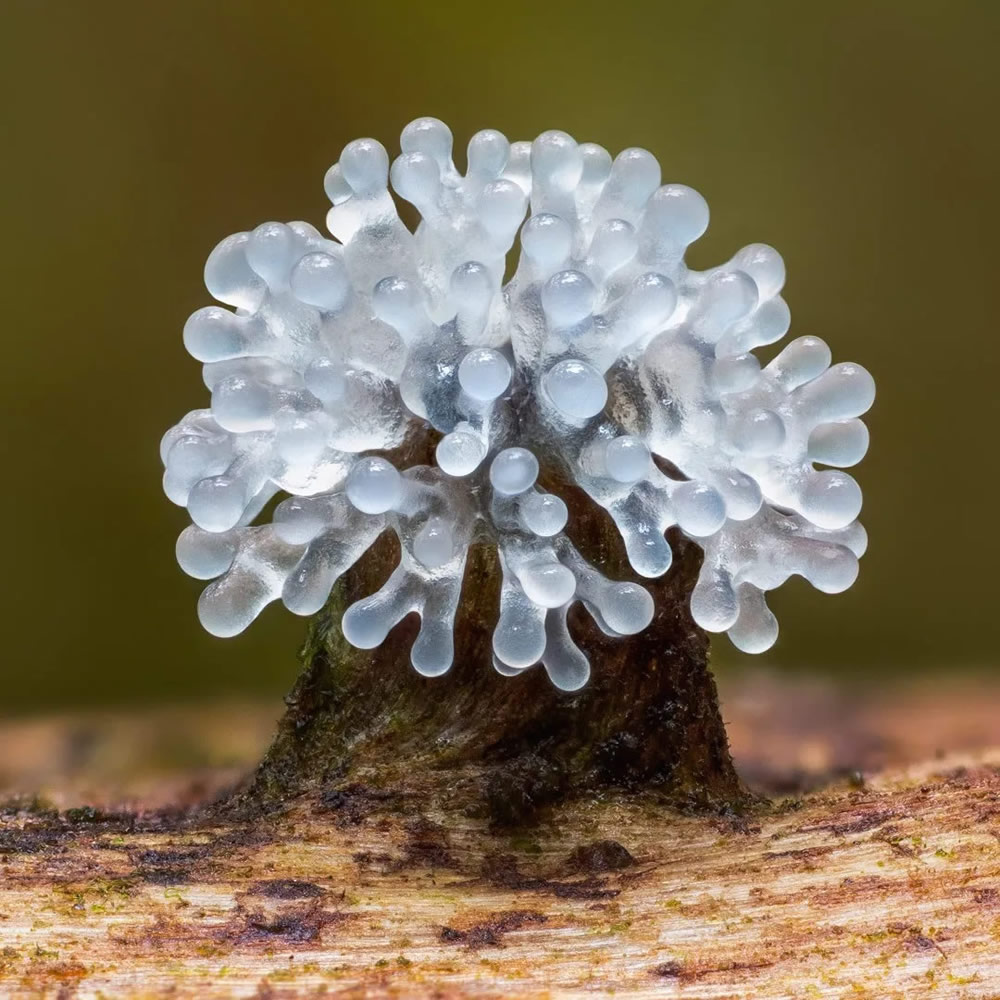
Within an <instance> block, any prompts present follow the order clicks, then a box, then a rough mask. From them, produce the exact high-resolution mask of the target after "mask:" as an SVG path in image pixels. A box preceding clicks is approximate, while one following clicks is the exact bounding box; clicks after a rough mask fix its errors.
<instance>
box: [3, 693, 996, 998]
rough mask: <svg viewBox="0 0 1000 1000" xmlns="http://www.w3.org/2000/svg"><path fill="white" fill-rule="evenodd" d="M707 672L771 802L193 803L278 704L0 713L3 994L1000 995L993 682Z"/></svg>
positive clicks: (214, 784) (369, 795)
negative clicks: (508, 811)
mask: <svg viewBox="0 0 1000 1000" xmlns="http://www.w3.org/2000/svg"><path fill="white" fill-rule="evenodd" d="M721 688H722V694H723V709H724V714H725V717H726V721H727V723H728V725H729V730H730V733H731V734H732V740H733V747H734V753H735V756H736V759H737V763H738V765H739V766H740V768H741V771H742V773H743V774H744V776H745V777H748V778H749V780H750V781H751V784H753V785H755V786H756V787H757V788H758V789H762V790H764V791H768V792H770V793H771V794H775V793H780V796H781V797H779V798H776V799H775V801H774V805H773V806H772V807H770V808H769V809H765V810H761V811H760V812H759V813H757V814H756V815H753V816H750V817H728V818H727V817H725V816H715V817H700V818H699V817H686V816H680V815H678V814H677V813H674V812H670V811H669V810H665V809H663V808H662V806H660V805H658V804H657V802H656V801H655V800H653V799H651V798H649V797H644V798H638V799H628V798H623V797H621V796H617V795H616V796H608V797H604V798H597V797H595V798H592V799H590V800H584V801H578V802H576V803H570V804H566V805H561V806H559V807H557V808H556V809H554V810H553V811H552V812H551V813H549V814H547V815H546V816H545V817H543V819H542V821H541V822H540V823H539V824H537V825H535V826H532V827H530V828H525V829H521V830H513V831H511V830H504V831H498V830H495V829H494V830H491V829H489V828H488V827H487V825H486V823H485V821H483V820H479V819H471V818H469V817H461V816H456V815H448V816H444V815H440V814H438V813H435V812H434V811H433V809H428V808H427V807H426V804H425V802H424V801H422V799H421V796H420V795H419V790H417V789H412V788H411V790H410V791H409V792H408V794H407V795H405V796H402V797H396V796H393V795H392V794H391V792H387V791H386V790H385V789H379V788H368V787H365V786H363V785H354V786H347V787H340V788H337V789H334V790H331V791H330V792H329V793H328V794H326V796H325V797H322V796H321V797H318V798H317V797H302V798H300V799H297V800H296V801H295V802H294V803H292V805H291V807H290V808H289V809H288V810H287V811H286V812H284V813H280V814H275V815H272V816H269V817H267V818H265V819H258V820H255V821H252V822H244V821H236V820H232V819H230V820H222V819H220V818H219V817H218V816H217V815H213V814H211V813H209V812H204V811H200V810H199V809H198V808H197V807H194V806H192V805H191V803H192V802H194V801H195V800H197V799H199V798H202V797H205V796H210V795H212V794H214V793H216V792H217V791H218V790H219V789H220V787H221V785H222V784H224V783H226V782H229V781H231V780H233V779H234V778H235V777H236V776H237V775H238V774H239V773H241V771H242V770H243V769H245V767H246V766H247V764H249V763H250V762H251V761H252V760H253V759H255V757H256V756H257V755H258V754H259V752H260V749H261V747H262V745H263V744H264V742H265V741H266V738H267V735H268V730H269V728H270V725H271V724H272V723H273V718H274V715H275V714H276V711H275V709H274V707H273V706H272V707H271V708H269V709H267V708H265V709H260V708H254V707H252V706H229V707H226V708H221V709H211V708H200V709H192V710H176V711H172V712H161V713H156V714H154V715H149V714H146V715H145V716H143V717H136V716H132V717H129V716H128V715H119V716H104V717H100V718H97V717H95V718H91V719H89V720H88V719H86V718H81V717H76V718H73V719H61V720H55V721H51V720H50V721H49V722H43V721H31V720H26V721H19V722H8V723H5V724H3V725H2V727H0V782H2V785H3V788H4V792H3V794H6V795H8V796H9V800H8V803H7V805H6V806H5V807H4V808H3V810H2V812H0V996H3V997H11V998H20V997H29V996H30V997H35V996H50V997H81V998H83V997H98V996H104V997H125V996H128V997H132V996H143V997H158V996H170V997H179V998H187V997H209V998H211V997H230V996H234V997H239V996H258V997H284V996H288V997H293V996H295V997H298V996H317V995H327V996H347V997H365V996H372V997H381V996H399V997H451V996H483V997H511V996H539V997H546V996H552V997H560V996H606V995H611V994H612V993H613V994H614V995H615V996H636V997H640V996H641V997H657V998H662V997H683V998H699V1000H700V998H705V1000H708V998H736V997H739V998H744V997H754V998H758V997H759V998H769V997H788V998H793V997H794V998H796V1000H797V998H808V997H870V998H874V1000H886V998H897V997H898V998H906V1000H909V998H913V997H934V998H937V997H941V998H949V1000H951V998H970V1000H971V998H976V1000H980V998H987V997H994V998H995V997H1000V712H998V711H997V709H998V708H1000V699H998V697H997V692H996V688H995V686H994V687H993V688H990V687H989V686H987V685H986V684H985V683H982V682H974V683H970V684H968V685H961V684H958V683H957V682H954V681H949V682H947V685H946V689H945V682H944V681H942V680H939V681H938V682H937V683H936V684H935V685H928V686H925V687H923V688H917V689H914V688H912V687H911V688H908V689H906V690H896V691H895V692H893V693H891V694H884V695H878V696H876V695H870V694H869V695H864V694H858V693H844V692H840V691H838V690H837V689H834V688H830V687H824V686H821V685H816V684H806V683H801V682H791V681H786V680H783V679H781V678H780V677H768V676H756V677H751V678H746V679H743V680H736V681H733V680H728V681H727V680H726V679H725V678H724V679H723V682H722V683H721ZM171 756H173V757H174V760H173V761H172V762H171V760H170V759H169V758H170V757H171ZM125 760H130V761H131V762H132V766H131V767H129V768H128V769H126V768H124V766H123V761H125ZM856 772H860V773H856ZM27 789H36V790H38V789H42V790H44V791H45V792H46V793H47V795H48V796H49V798H48V799H47V800H46V799H37V798H36V799H31V798H25V797H24V796H23V795H21V796H18V795H17V794H16V793H18V792H24V791H26V790H27ZM171 801H173V802H175V803H176V802H181V803H185V805H183V806H182V807H176V808H169V807H166V803H167V802H171Z"/></svg>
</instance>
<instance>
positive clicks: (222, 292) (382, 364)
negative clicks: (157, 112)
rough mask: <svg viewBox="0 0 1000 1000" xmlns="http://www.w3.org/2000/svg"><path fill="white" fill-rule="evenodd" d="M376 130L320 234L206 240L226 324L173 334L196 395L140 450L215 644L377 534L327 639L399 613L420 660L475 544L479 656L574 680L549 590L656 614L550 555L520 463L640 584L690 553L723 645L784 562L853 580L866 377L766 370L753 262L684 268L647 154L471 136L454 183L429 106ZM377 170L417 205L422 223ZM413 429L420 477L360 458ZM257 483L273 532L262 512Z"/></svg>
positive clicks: (290, 600)
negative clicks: (573, 496)
mask: <svg viewBox="0 0 1000 1000" xmlns="http://www.w3.org/2000/svg"><path fill="white" fill-rule="evenodd" d="M400 146H401V149H402V152H401V155H400V156H399V157H397V158H396V160H395V161H394V162H392V164H391V165H390V162H389V156H388V154H387V152H386V150H385V149H384V147H383V146H382V145H381V144H380V143H378V142H376V141H375V140H374V139H359V140H357V141H355V142H352V143H349V144H348V145H347V146H346V147H345V149H344V151H343V153H342V154H341V158H340V162H339V163H337V164H335V165H334V166H333V167H331V168H330V170H329V171H328V173H327V175H326V179H325V188H326V192H327V195H328V196H329V198H330V201H331V202H332V206H333V207H332V208H331V209H330V211H329V213H328V215H327V227H328V229H329V230H330V232H331V234H332V236H333V238H332V239H330V238H327V237H325V236H323V235H322V234H320V233H319V232H318V231H317V230H316V229H314V228H313V227H312V226H310V225H308V224H307V223H304V222H290V223H288V224H284V223H278V222H269V223H265V224H264V225H261V226H258V227H257V228H256V229H255V230H253V231H252V232H248V233H238V234H236V235H234V236H230V237H228V238H227V239H225V240H223V241H222V243H220V244H219V245H218V246H217V247H216V248H215V250H213V251H212V253H211V255H210V256H209V259H208V263H207V264H206V267H205V284H206V285H207V287H208V290H209V292H210V293H211V294H212V295H213V296H214V297H215V298H216V299H217V300H218V301H220V302H222V303H224V304H225V305H228V306H231V307H233V310H234V311H231V310H229V309H224V308H220V307H219V306H209V307H207V308H204V309H199V310H198V311H197V312H196V313H194V315H192V316H191V318H190V319H189V320H188V322H187V324H186V326H185V328H184V344H185V346H186V348H187V349H188V351H189V352H190V353H191V354H192V355H193V356H194V357H195V358H196V359H197V360H198V361H200V362H202V363H203V365H204V381H205V384H206V385H207V386H208V388H209V390H210V392H211V405H210V408H209V409H204V410H195V411H193V412H191V413H189V414H188V415H187V416H186V417H185V418H184V419H183V420H182V421H181V422H180V423H179V424H178V425H177V426H176V427H173V428H171V430H169V431H168V432H167V434H166V435H165V436H164V438H163V442H162V457H163V461H164V465H165V467H166V472H165V475H164V489H165V491H166V493H167V495H168V497H169V498H170V499H171V500H173V501H174V502H175V503H178V504H181V505H183V506H185V507H187V509H188V511H189V513H190V515H191V519H192V521H193V524H192V525H191V526H190V527H188V528H187V529H185V531H184V532H183V533H182V534H181V536H180V538H179V539H178V542H177V558H178V561H179V562H180V564H181V567H182V568H183V569H184V570H185V572H187V573H189V574H190V575H192V576H194V577H197V578H199V579H205V580H212V581H213V582H212V583H210V584H209V585H208V586H207V587H206V589H205V591H204V592H203V594H202V597H201V600H200V602H199V615H200V617H201V620H202V623H203V624H204V626H205V627H206V628H207V629H208V630H209V631H210V632H212V633H213V634H215V635H220V636H228V635H234V634H236V633H238V632H240V631H242V630H243V629H244V628H246V626H247V625H248V624H249V623H250V622H251V621H252V620H253V619H254V618H255V617H256V615H257V614H259V612H260V611H261V609H262V608H263V607H264V606H265V605H266V604H268V603H269V602H271V601H273V600H276V599H278V598H280V599H281V600H282V601H283V602H284V603H285V605H286V606H287V607H288V608H290V609H291V610H292V611H294V612H296V613H297V614H303V615H308V614H313V613H315V612H316V611H318V610H319V609H320V608H321V607H322V606H323V604H324V603H325V602H326V600H327V598H328V597H329V594H330V589H331V587H332V586H333V584H334V583H335V582H336V580H337V578H338V577H339V576H340V575H341V574H342V573H343V572H344V571H345V570H347V569H348V568H349V567H350V566H351V565H353V563H354V562H355V561H356V560H357V559H359V558H360V557H361V556H362V555H363V553H364V552H365V551H366V550H367V549H368V547H369V546H370V545H371V544H372V542H374V540H375V539H376V538H377V537H378V535H379V534H381V532H383V531H384V530H387V529H389V530H392V531H394V532H395V533H396V535H397V536H398V537H399V540H400V543H401V546H402V557H401V559H400V563H399V566H398V567H397V569H396V570H395V572H394V573H393V574H392V576H391V577H390V579H389V580H388V582H387V583H386V584H385V586H383V587H382V588H381V589H380V590H379V591H378V592H377V593H375V594H373V595H371V596H368V597H364V598H362V599H361V600H359V601H357V602H356V603H355V604H353V605H352V606H351V607H350V608H349V609H348V610H347V612H346V613H345V615H344V618H343V630H344V635H345V636H346V638H347V639H348V640H349V641H350V642H351V643H353V644H354V645H356V646H359V647H361V648H366V649H367V648H372V647H374V646H377V645H379V644H380V643H381V642H382V641H383V640H384V639H385V637H386V635H387V634H388V632H389V630H390V629H391V628H392V627H393V626H394V625H395V624H396V623H397V622H399V621H400V620H401V619H402V618H403V617H404V616H406V615H407V614H409V613H410V612H411V611H416V612H417V613H418V614H419V615H420V617H421V629H420V633H419V636H418V638H417V640H416V642H415V643H414V646H413V650H412V654H411V658H412V662H413V665H414V667H415V668H416V669H417V670H418V671H420V672H421V673H423V674H425V675H429V676H433V675H437V674H441V673H444V672H445V671H447V670H448V668H449V667H450V665H451V662H452V657H453V645H454V643H453V627H454V620H455V615H456V611H457V608H458V601H459V594H460V590H461V584H462V577H463V574H464V571H465V561H466V555H467V551H468V548H469V545H470V543H471V542H472V540H473V538H474V537H475V538H476V539H482V538H484V537H486V538H491V539H493V541H494V542H495V544H496V546H497V548H498V551H499V554H500V563H501V566H502V570H503V580H502V587H501V600H500V617H499V621H498V623H497V626H496V630H495V633H494V640H493V649H494V654H495V659H494V665H495V667H496V669H497V670H499V671H500V672H501V673H502V674H505V675H515V674H518V673H520V672H521V671H523V670H524V669H526V668H528V667H530V666H532V665H534V664H537V663H541V664H543V665H544V668H545V669H546V671H547V672H548V674H549V676H550V678H551V679H552V681H553V683H554V684H556V685H557V686H558V687H560V688H563V689H566V690H573V689H576V688H578V687H580V686H581V685H583V684H585V683H586V681H587V678H588V677H589V673H590V666H589V663H588V661H587V658H586V657H585V656H584V654H583V653H582V652H581V650H580V649H579V648H578V647H577V646H576V644H575V643H574V642H573V639H572V638H571V636H570V634H569V631H568V629H567V626H566V615H567V610H568V608H569V607H570V605H571V604H572V603H573V602H574V601H581V602H583V604H584V606H585V607H586V608H587V610H588V611H589V612H590V614H591V615H593V617H594V619H595V620H596V621H597V624H598V625H599V626H600V627H601V628H602V629H603V630H604V631H605V632H607V633H609V634H611V635H631V634H635V633H636V632H639V631H641V630H643V629H644V628H645V627H646V626H647V625H648V624H649V622H650V621H651V620H652V617H653V611H654V609H653V601H652V599H651V597H650V595H649V593H648V592H647V591H646V590H645V589H644V588H643V587H641V586H640V585H639V584H637V583H633V582H613V581H610V580H608V579H606V578H605V577H604V576H603V575H602V574H601V573H600V572H599V571H598V570H597V569H596V568H595V567H594V566H592V565H590V564H589V563H588V562H587V561H586V560H585V559H584V558H583V557H582V556H581V555H580V553H579V552H578V551H577V550H576V548H575V547H574V546H573V545H572V543H571V542H570V541H569V539H568V538H567V537H566V535H565V534H564V529H565V528H566V527H567V521H568V511H567V507H566V504H565V502H564V501H563V500H562V499H561V498H560V497H558V496H556V495H554V494H550V493H547V492H545V491H544V490H542V489H541V488H539V486H538V485H537V479H538V476H539V471H540V463H539V457H540V456H541V457H542V459H543V461H544V460H546V459H547V458H552V457H553V456H556V457H557V458H558V462H559V464H560V465H561V466H562V468H563V469H564V470H569V473H570V475H571V476H572V478H573V479H574V480H575V481H576V483H577V484H578V485H579V486H580V487H581V488H582V489H583V490H584V491H585V492H586V493H587V494H588V495H589V496H590V497H591V498H592V499H593V501H594V502H595V503H597V504H599V505H600V506H601V507H603V508H604V509H606V510H607V512H608V514H609V515H610V517H611V518H612V519H613V520H614V522H615V524H616V525H617V528H618V530H619V532H620V533H621V536H622V539H623V540H624V543H625V547H626V551H627V553H628V556H629V560H630V562H631V564H632V566H633V568H634V569H635V571H636V572H637V573H638V574H639V575H640V576H643V577H647V578H653V577H658V576H660V575H662V574H663V573H665V572H666V571H667V570H668V569H669V567H670V563H671V558H672V556H671V551H670V547H669V545H668V543H667V541H666V539H665V537H664V533H665V532H666V530H667V529H668V528H670V527H671V526H673V525H677V526H678V527H679V529H680V530H681V531H682V532H684V533H685V534H687V535H688V536H690V537H691V538H692V539H694V540H695V541H696V542H697V544H698V545H700V546H701V547H702V549H703V550H704V553H705V558H704V564H703V567H702V570H701V575H700V578H699V580H698V583H697V585H696V587H695V589H694V591H693V593H692V596H691V611H692V615H693V617H694V619H695V621H696V622H698V624H699V625H701V626H702V627H703V628H705V629H708V630H709V631H715V632H723V631H724V632H728V634H729V636H730V638H731V639H732V641H733V642H734V643H735V644H736V645H737V646H738V647H739V648H740V649H743V650H745V651H747V652H755V653H756V652H762V651H763V650H766V649H768V648H769V647H770V646H771V645H772V644H773V642H774V641H775V638H776V637H777V629H778V627H777V622H776V621H775V618H774V616H773V615H772V614H771V612H770V610H769V609H768V607H767V604H766V603H765V600H764V594H765V592H766V591H767V590H771V589H773V588H775V587H777V586H779V585H780V584H781V583H783V582H784V581H785V580H786V579H787V578H788V577H789V576H790V575H792V574H795V573H797V574H800V575H802V576H804V577H805V578H806V579H808V580H809V581H810V582H811V583H812V584H813V585H814V586H816V587H817V588H818V589H820V590H823V591H825V592H828V593H836V592H838V591H841V590H844V589H846V588H847V587H849V586H850V585H851V584H852V583H853V582H854V579H855V577H856V576H857V570H858V565H857V563H858V558H859V557H860V556H861V555H862V554H863V552H864V549H865V545H866V536H865V532H864V529H863V528H862V527H861V525H860V524H859V523H858V522H857V520H856V518H857V516H858V513H859V511H860V508H861V492H860V490H859V488H858V486H857V484H856V483H855V481H854V480H853V479H852V478H851V477H850V476H849V475H847V474H846V473H844V472H842V471H840V470H841V469H843V468H846V467H849V466H851V465H853V464H855V463H856V462H858V461H860V459H861V458H862V457H863V456H864V454H865V451H866V450H867V447H868V431H867V429H866V428H865V425H864V424H863V423H862V422H861V420H860V419H858V418H859V417H860V416H861V414H863V413H864V412H865V411H866V410H868V408H869V407H870V406H871V405H872V402H873V400H874V394H875V387H874V383H873V381H872V378H871V376H870V375H869V374H868V372H866V371H865V370H864V369H863V368H861V367H860V366H858V365H855V364H837V365H832V366H831V360H832V358H831V354H830V350H829V348H828V347H827V346H826V344H824V343H823V341H821V340H819V339H818V338H816V337H811V336H807V337H800V338H798V339H797V340H793V341H792V342H791V343H790V344H788V346H787V347H785V349H784V350H782V351H781V352H780V353H779V354H778V355H777V357H775V358H774V360H773V361H771V362H770V364H768V365H766V366H765V367H763V368H762V367H761V365H760V363H759V362H758V360H757V358H756V357H755V356H754V354H753V353H752V352H753V350H754V349H755V348H757V347H762V346H765V345H767V344H771V343H774V342H775V341H778V340H780V339H781V338H783V337H784V336H785V334H786V333H787V331H788V327H789V312H788V307H787V306H786V305H785V303H784V301H783V300H782V299H781V297H780V294H779V293H780V291H781V288H782V285H783V283H784V278H785V270H784V264H783V262H782V260H781V257H780V256H779V255H778V253H777V252H776V251H775V250H773V249H772V248H771V247H768V246H765V245H763V244H753V245H751V246H749V247H745V248H744V249H742V250H740V251H739V252H738V253H737V254H736V255H735V256H734V257H733V258H732V259H731V260H730V261H729V262H728V263H727V264H724V265H722V266H720V267H716V268H712V269H710V270H708V271H702V272H698V271H692V270H690V269H689V268H688V267H687V265H686V264H685V262H684V253H685V250H686V248H687V246H688V245H689V244H690V243H692V242H693V241H694V240H696V239H697V238H698V237H699V236H701V235H702V233H703V232H704V231H705V229H706V227H707V225H708V206H707V205H706V204H705V201H704V199H703V198H702V197H701V195H699V194H698V193H697V192H696V191H694V190H692V189H691V188H689V187H686V186H684V185H682V184H667V185H661V183H660V181H661V178H660V167H659V164H658V163H657V162H656V160H655V158H654V157H653V156H652V155H651V154H650V153H648V152H646V151H645V150H642V149H627V150H625V151H624V152H622V153H620V154H619V155H618V156H617V157H616V158H615V159H614V160H612V158H611V156H610V155H609V154H608V153H607V151H606V150H604V149H603V148H602V147H600V146H597V145H594V144H593V143H583V144H578V143H576V142H575V141H574V140H573V139H572V138H571V137H570V136H568V135H566V134H565V133H563V132H556V131H553V132H545V133H543V134H542V135H540V136H539V137H538V138H537V139H535V140H534V142H532V143H527V142H515V143H513V144H511V143H509V142H508V141H507V139H506V138H505V137H504V136H502V135H501V134H500V133H499V132H496V131H493V130H485V131H482V132H479V133H477V134H476V135H475V136H473V137H472V139H471V140H470V142H469V147H468V169H467V171H466V173H465V174H464V175H461V174H459V172H458V171H457V170H456V169H455V166H454V164H453V163H452V159H451V149H452V136H451V132H450V131H449V130H448V128H447V126H446V125H445V124H444V123H443V122H440V121H438V120H437V119H434V118H421V119H418V120H417V121H415V122H411V123H410V124H409V125H408V126H407V127H406V128H405V129H404V130H403V134H402V136H401V141H400ZM390 179H391V182H392V186H393V188H394V189H395V192H396V194H397V195H399V196H400V197H402V198H404V199H406V200H407V201H409V202H411V203H412V204H413V205H414V206H416V208H417V209H418V211H419V212H420V215H421V217H422V221H421V222H420V224H419V226H418V227H417V229H416V231H415V232H410V231H409V230H408V229H407V228H406V227H405V226H404V225H403V223H402V222H401V221H400V218H399V215H398V213H397V211H396V204H395V202H394V200H393V196H392V194H391V193H390V190H389V182H390ZM526 215H527V216H528V218H527V219H525V216H526ZM519 229H520V243H521V255H520V259H519V263H518V266H517V269H516V271H515V273H514V276H513V278H511V280H510V281H509V282H507V283H506V284H504V283H503V276H504V270H505V266H506V257H507V253H508V251H509V250H510V249H511V247H512V245H513V243H514V240H515V237H516V236H517V234H518V230H519ZM515 400H516V405H515ZM412 421H426V422H428V423H430V424H431V425H432V426H433V427H434V428H435V429H436V430H437V431H438V432H440V434H441V435H442V436H441V439H440V441H439V443H438V445H437V448H436V457H435V462H436V464H435V465H434V466H418V467H414V468H409V469H397V468H396V467H395V466H394V465H393V464H392V463H391V462H390V461H389V460H388V459H387V458H386V457H385V455H384V453H385V452H387V451H389V450H391V449H392V448H394V447H396V446H398V445H400V444H401V443H402V442H403V440H404V438H405V436H406V432H407V430H408V428H409V427H410V426H411V422H412ZM529 422H530V429H529V427H528V426H526V424H528V423H529ZM654 456H659V458H661V459H663V460H664V467H669V468H671V469H675V470H678V471H679V477H678V476H675V475H671V476H668V475H666V474H664V473H663V472H662V471H660V465H658V464H657V463H656V461H654ZM667 463H668V464H667ZM814 463H820V464H822V465H825V466H829V468H825V469H819V470H818V469H816V468H815V464H814ZM279 492H283V493H286V494H288V495H289V496H288V498H287V499H285V500H283V501H282V502H281V503H280V504H279V505H278V506H277V508H276V510H275V513H274V517H273V520H272V521H271V522H270V523H262V524H255V523H254V522H255V520H256V519H257V518H258V515H259V514H260V512H261V510H262V509H263V507H264V506H265V505H266V504H267V502H268V501H269V500H270V499H271V498H272V497H273V496H275V494H277V493H279Z"/></svg>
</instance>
